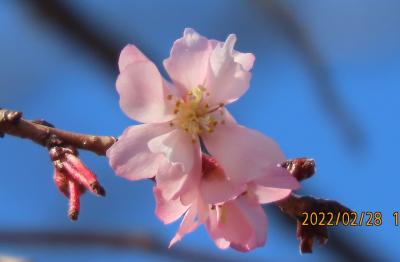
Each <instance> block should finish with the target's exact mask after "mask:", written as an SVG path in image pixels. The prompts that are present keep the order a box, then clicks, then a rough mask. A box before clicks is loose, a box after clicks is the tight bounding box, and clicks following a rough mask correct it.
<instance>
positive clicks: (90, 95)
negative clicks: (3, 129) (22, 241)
mask: <svg viewBox="0 0 400 262" xmlns="http://www.w3.org/2000/svg"><path fill="white" fill-rule="evenodd" d="M284 3H285V4H286V5H287V6H288V8H289V10H290V11H292V12H293V13H294V14H295V17H296V19H297V20H298V21H299V22H300V24H301V26H302V27H303V28H304V29H305V30H306V32H307V33H308V34H309V36H310V39H311V41H312V42H313V44H314V46H315V47H316V48H317V49H318V50H319V52H320V53H321V56H322V57H323V58H324V60H325V61H326V66H327V68H328V72H329V75H330V77H331V79H332V82H333V83H334V89H335V92H336V93H337V94H338V96H339V97H340V100H341V101H342V103H343V104H344V107H345V108H346V110H347V111H348V113H349V115H351V116H352V117H353V119H354V124H355V125H357V126H359V127H360V130H361V135H362V141H363V143H361V144H359V145H358V146H351V143H349V141H348V140H346V136H345V135H344V133H343V131H342V130H341V129H340V125H339V124H338V123H336V122H335V119H334V118H332V117H331V115H330V114H328V113H327V110H326V103H325V102H324V101H322V100H321V99H320V97H319V96H318V95H317V93H316V92H315V90H316V89H317V88H319V87H318V85H317V83H316V82H315V77H314V76H313V74H312V72H311V70H310V68H309V66H308V65H307V63H305V60H304V54H303V53H302V52H301V51H300V50H299V48H298V46H297V45H296V44H295V43H294V42H293V41H292V40H291V38H290V37H288V36H287V35H286V34H285V33H284V32H283V31H282V30H281V27H280V26H279V24H277V23H276V20H274V19H273V18H271V16H266V15H265V12H264V13H263V11H262V10H260V8H257V6H254V4H251V3H250V2H246V1H228V0H225V1H211V0H209V1H201V2H200V1H199V2H195V1H185V2H183V1H169V2H168V3H166V2H165V1H161V0H159V1H132V2H128V1H113V2H110V1H94V0H87V1H69V2H68V5H69V7H70V8H72V9H73V10H75V14H76V16H78V17H80V18H81V19H83V20H84V21H85V22H87V23H88V24H89V25H90V26H91V27H92V28H93V30H95V31H96V32H97V33H99V34H101V35H104V37H105V38H111V40H113V41H114V40H115V42H117V43H118V44H120V48H121V49H122V47H123V46H124V45H125V44H127V43H132V44H135V42H136V41H137V39H140V43H141V44H142V45H145V46H142V48H145V49H146V50H149V52H151V54H149V55H150V56H151V57H152V58H154V59H155V62H156V63H157V65H159V66H160V65H161V62H162V60H163V59H164V58H165V57H167V56H168V54H169V49H170V47H171V45H172V42H173V41H174V40H175V39H176V38H178V37H180V35H181V34H182V32H183V29H184V28H185V27H193V28H195V29H196V30H197V31H199V32H200V33H201V34H203V35H205V36H207V37H209V38H215V39H218V40H224V39H225V38H226V36H227V35H228V34H229V33H236V34H237V36H238V43H237V47H236V48H237V49H238V50H240V51H247V52H253V53H254V54H255V55H256V63H255V66H254V69H253V78H252V82H251V88H250V90H249V91H248V92H247V93H246V95H245V96H244V97H242V98H241V99H240V100H239V101H237V102H236V103H234V104H232V105H231V106H230V107H229V109H230V111H231V112H232V114H233V115H234V116H235V117H236V118H237V120H238V121H239V122H240V123H241V124H243V125H246V126H248V127H251V128H254V129H257V130H259V131H261V132H263V133H264V134H266V135H268V136H271V137H273V138H274V139H275V140H276V141H278V143H279V144H280V146H281V147H282V149H283V151H284V152H285V154H286V155H287V157H288V158H293V157H299V156H308V157H312V158H314V159H315V160H316V162H317V169H318V170H317V174H316V176H315V177H313V178H312V179H310V180H309V181H306V182H304V184H303V188H302V190H301V191H300V192H302V191H304V192H307V193H311V194H313V195H315V196H319V197H324V198H331V199H335V200H338V201H340V202H342V203H343V204H345V205H347V206H349V207H351V208H352V209H354V210H357V211H380V212H382V213H383V225H382V226H381V227H376V228H374V227H358V228H338V229H336V228H332V229H331V230H338V231H346V232H345V233H346V234H345V236H347V237H350V238H351V239H352V240H354V241H355V242H359V243H362V244H363V245H365V247H364V248H365V249H373V250H374V252H377V253H379V254H383V255H384V256H385V257H386V258H390V259H391V260H395V259H396V258H397V259H398V258H400V251H399V249H397V248H396V246H395V245H393V244H392V243H396V242H397V241H399V240H400V228H398V227H395V226H394V221H393V218H392V212H393V211H396V210H397V211H400V208H399V205H398V202H397V192H398V184H399V182H400V179H399V174H398V170H396V168H395V167H396V164H397V163H398V146H399V139H398V138H399V133H400V126H399V123H398V120H396V119H398V116H397V114H398V112H399V110H398V105H399V102H398V99H399V97H400V88H399V83H400V73H399V69H400V34H399V33H398V24H399V22H400V17H399V16H398V13H399V11H400V3H399V2H397V1H384V2H380V1H362V4H361V1H355V0H354V1H333V0H332V1H319V2H316V1H308V0H307V1H300V2H299V1H293V0H290V1H284ZM0 35H1V36H2V37H1V40H0V57H1V58H2V59H1V61H0V90H1V95H0V105H1V107H6V108H12V109H16V110H21V111H23V112H24V115H25V117H26V118H30V119H34V118H44V119H46V120H48V121H50V122H52V123H53V124H55V125H56V126H57V127H59V128H64V129H69V130H73V131H79V132H85V133H93V134H107V135H119V134H121V133H122V131H123V130H124V128H126V127H127V126H128V125H132V124H135V123H134V122H132V121H131V120H129V119H128V118H127V117H125V116H124V115H123V113H122V112H121V110H120V109H119V106H118V96H117V94H116V92H115V88H114V84H115V79H116V74H115V72H111V71H110V68H109V67H107V65H105V64H103V61H102V60H101V59H99V58H98V57H96V56H95V55H93V52H91V50H89V49H88V48H85V47H83V46H82V45H80V44H79V43H78V42H76V41H75V40H73V39H71V37H70V36H69V35H67V34H65V33H64V32H63V31H61V30H60V28H58V27H57V26H55V25H54V24H51V23H46V22H45V20H39V19H37V16H35V15H34V13H33V12H32V10H31V7H30V5H29V4H23V3H22V2H17V1H5V2H4V3H3V4H2V5H1V6H0ZM113 37H118V39H112V38H113ZM139 47H141V46H139ZM115 59H116V60H115V64H116V63H117V58H115ZM82 158H83V159H84V160H85V162H86V163H87V164H88V165H89V166H90V167H91V168H92V169H93V170H94V171H95V172H96V173H97V174H98V176H99V177H100V179H101V181H102V183H103V184H104V185H105V187H106V188H107V190H108V195H107V197H106V198H105V199H99V198H95V197H92V196H89V195H86V196H85V197H84V198H83V203H82V212H81V216H80V219H79V221H78V222H76V223H72V222H70V221H69V220H68V219H67V218H66V208H67V203H66V201H65V199H63V197H62V196H61V195H60V194H59V193H58V192H57V190H56V188H55V187H54V185H53V181H52V168H51V165H50V164H49V159H48V156H47V154H46V151H45V150H44V149H43V148H40V147H38V146H36V145H34V144H32V143H31V142H29V141H22V140H19V139H15V138H11V137H6V138H5V139H2V140H0V159H1V160H0V163H1V165H2V167H3V168H2V171H1V175H0V186H1V190H0V203H1V205H2V209H1V210H0V229H1V230H4V229H18V230H34V229H49V230H66V231H82V230H87V231H98V230H102V231H106V232H127V231H132V232H148V233H151V234H155V235H157V236H159V237H160V238H161V239H162V240H163V241H164V242H165V245H167V243H168V240H169V239H170V238H171V237H172V236H173V234H174V231H175V230H176V227H177V225H176V224H174V225H172V226H164V225H162V223H161V222H159V221H158V220H157V219H156V218H155V216H154V201H153V197H152V193H151V192H152V191H151V186H152V185H151V183H150V182H147V181H144V182H135V183H132V182H127V181H124V180H122V179H121V178H118V177H115V176H114V174H113V172H112V170H111V169H110V168H109V166H108V163H107V161H106V159H105V158H104V157H103V158H101V157H97V156H95V155H93V154H90V153H85V152H83V153H82ZM297 244H298V243H297V240H296V238H295V232H288V231H287V230H286V229H284V228H283V224H282V222H281V221H280V217H279V216H270V230H269V239H268V244H267V246H266V247H265V248H261V249H258V250H256V251H254V252H251V253H248V254H240V253H238V252H235V251H220V250H218V249H217V248H216V247H215V246H214V245H213V243H212V241H211V240H209V238H208V236H207V234H206V232H205V230H204V229H203V228H200V229H198V230H197V231H196V232H194V233H192V234H191V235H189V236H187V237H186V238H185V239H184V241H182V242H181V243H179V244H178V245H179V246H180V247H183V248H184V247H188V248H196V249H198V250H201V251H202V252H205V253H213V254H218V255H223V256H228V257H233V258H235V257H237V258H239V259H249V260H250V259H259V260H261V259H263V260H264V259H265V260H266V259H272V260H290V261H293V260H295V261H303V260H304V261H314V260H315V261H320V260H321V259H323V258H324V259H329V258H330V259H333V254H332V253H331V252H330V251H328V250H327V249H326V248H319V247H316V252H315V254H314V255H311V256H310V255H307V256H300V255H299V254H298V247H297ZM0 253H7V254H14V255H20V256H24V257H28V258H32V259H33V260H34V261H70V260H72V259H75V260H76V261H110V260H111V259H113V260H115V261H132V260H140V261H143V260H146V261H147V260H148V261H153V260H154V261H156V260H157V261H158V260H159V259H160V257H157V256H155V255H153V254H149V253H141V252H137V251H129V252H128V251H120V250H108V249H96V248H89V249H84V248H78V249H72V250H70V249H69V248H68V247H58V248H56V249H53V248H48V247H45V246H43V247H40V248H37V247H36V248H34V247H22V246H13V245H7V244H4V243H3V244H1V245H0ZM162 259H167V258H166V257H162Z"/></svg>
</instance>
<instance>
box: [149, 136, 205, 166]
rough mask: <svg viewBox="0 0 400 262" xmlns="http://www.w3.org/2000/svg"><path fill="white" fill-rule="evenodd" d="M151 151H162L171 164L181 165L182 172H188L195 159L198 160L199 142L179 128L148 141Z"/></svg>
mask: <svg viewBox="0 0 400 262" xmlns="http://www.w3.org/2000/svg"><path fill="white" fill-rule="evenodd" d="M148 146H149V148H150V151H151V152H153V153H162V154H164V155H165V157H166V158H167V159H168V160H169V162H171V163H172V164H180V165H182V171H183V172H184V173H188V172H190V170H191V169H192V167H193V164H194V162H195V161H200V160H201V159H200V153H199V152H200V146H199V142H198V141H196V142H195V143H193V141H192V137H191V136H190V135H189V134H188V133H186V132H185V131H183V130H181V129H174V130H173V131H171V132H169V133H166V134H163V135H161V136H158V137H156V138H154V139H152V140H151V141H149V143H148Z"/></svg>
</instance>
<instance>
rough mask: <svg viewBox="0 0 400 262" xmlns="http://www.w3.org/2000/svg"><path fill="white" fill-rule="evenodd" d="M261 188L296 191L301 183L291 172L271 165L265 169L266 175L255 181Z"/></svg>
mask: <svg viewBox="0 0 400 262" xmlns="http://www.w3.org/2000/svg"><path fill="white" fill-rule="evenodd" d="M254 182H255V183H257V184H259V185H261V186H267V187H275V188H284V189H292V190H296V189H298V188H299V187H300V183H299V182H298V181H297V179H296V178H295V177H294V176H292V175H291V174H290V173H289V171H288V170H287V169H285V168H282V167H280V166H277V165H269V166H267V167H266V168H265V169H264V174H263V175H262V176H260V177H258V178H257V179H255V180H254Z"/></svg>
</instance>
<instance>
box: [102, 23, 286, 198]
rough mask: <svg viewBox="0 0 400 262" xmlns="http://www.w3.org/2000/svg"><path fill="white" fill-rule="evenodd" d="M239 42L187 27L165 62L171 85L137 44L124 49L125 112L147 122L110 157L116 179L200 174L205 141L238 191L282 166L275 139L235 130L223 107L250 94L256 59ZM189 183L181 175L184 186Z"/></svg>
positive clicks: (131, 130)
mask: <svg viewBox="0 0 400 262" xmlns="http://www.w3.org/2000/svg"><path fill="white" fill-rule="evenodd" d="M235 42H236V36H235V35H233V34H231V35H229V36H228V37H227V39H226V41H225V42H219V41H216V40H209V39H207V38H205V37H203V36H201V35H200V34H198V33H197V32H195V31H194V30H193V29H185V31H184V33H183V36H182V38H180V39H178V40H176V41H175V43H174V44H173V47H172V50H171V53H170V56H169V57H168V58H167V59H166V60H164V63H163V64H164V68H165V69H166V71H167V73H168V75H169V77H170V79H171V80H172V82H169V81H167V80H165V79H163V77H162V76H161V74H160V72H159V71H158V69H157V68H156V66H155V65H154V64H153V62H151V61H150V60H149V59H148V58H147V57H146V56H145V55H144V54H143V53H141V52H140V51H139V49H138V48H137V47H136V46H134V45H127V46H126V47H125V48H124V49H123V50H122V52H121V55H120V58H119V70H120V74H119V76H118V79H117V82H116V87H117V91H118V93H119V96H120V107H121V109H122V110H123V111H124V112H125V114H126V115H127V116H128V117H130V118H132V119H133V120H136V121H138V122H141V123H143V124H140V125H134V126H131V127H128V128H127V129H126V130H125V131H124V133H123V134H122V136H121V137H119V139H118V141H117V142H116V143H115V144H114V145H113V146H112V147H111V148H110V149H109V150H108V151H107V157H108V158H109V161H110V164H111V166H112V167H113V169H114V170H115V172H116V174H117V175H119V176H122V177H124V178H127V179H131V180H140V179H146V178H152V177H154V176H155V175H156V174H161V173H166V174H172V173H174V172H175V173H179V172H183V173H185V174H194V175H195V176H199V172H200V169H199V166H201V147H200V144H201V141H202V142H204V144H205V146H206V148H207V150H208V152H209V153H210V154H211V155H212V156H213V157H214V158H215V159H216V160H217V161H218V162H219V163H220V165H221V166H222V167H223V169H224V170H225V172H226V174H227V176H228V178H229V180H230V181H232V182H233V183H235V184H237V185H238V186H240V185H241V184H243V183H247V182H248V181H252V180H253V179H254V178H255V177H260V176H261V175H262V174H263V172H264V169H265V168H267V167H268V166H271V165H272V166H273V165H276V164H277V163H279V162H282V161H283V160H284V156H283V154H282V152H281V150H280V149H279V147H278V145H277V144H276V143H275V142H274V141H273V140H272V139H270V138H268V137H266V136H264V135H263V134H261V133H259V132H257V131H254V130H251V129H248V128H245V127H243V126H241V125H238V124H237V123H236V122H235V120H234V119H233V117H232V116H231V115H230V114H229V112H228V111H227V109H226V108H225V106H226V105H228V104H229V103H232V102H234V101H236V100H237V99H239V98H240V97H241V96H242V95H243V94H244V93H245V92H246V91H247V89H248V87H249V82H250V78H251V73H250V72H249V71H250V70H251V68H252V67H253V63H254V60H255V58H254V55H253V54H251V53H241V52H238V51H236V50H235V49H234V45H235ZM200 139H201V141H200ZM171 163H172V164H173V166H172V167H170V164H171ZM165 169H171V170H170V172H165ZM179 169H180V170H179ZM172 176H173V175H172ZM168 179H169V178H168V177H165V180H168ZM186 179H188V176H185V177H181V181H180V186H182V187H184V185H187V182H185V180H186ZM178 189H179V188H178ZM178 189H177V188H175V189H174V190H172V191H175V192H170V196H171V197H174V196H176V194H177V191H178ZM182 190H184V189H182Z"/></svg>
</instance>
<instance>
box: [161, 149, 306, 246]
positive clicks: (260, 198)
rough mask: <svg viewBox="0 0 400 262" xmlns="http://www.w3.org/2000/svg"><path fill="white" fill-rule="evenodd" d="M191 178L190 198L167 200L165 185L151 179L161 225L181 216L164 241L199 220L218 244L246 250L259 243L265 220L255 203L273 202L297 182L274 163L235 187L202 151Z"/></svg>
mask: <svg viewBox="0 0 400 262" xmlns="http://www.w3.org/2000/svg"><path fill="white" fill-rule="evenodd" d="M175 176H176V174H175ZM160 177H163V176H160ZM193 177H194V176H191V185H192V190H191V195H192V197H190V198H187V197H181V198H176V199H168V198H166V197H165V194H164V192H163V191H165V190H169V189H168V187H170V186H171V185H170V184H165V183H162V182H161V183H159V181H156V182H157V183H156V186H155V187H154V190H153V191H154V195H155V198H156V204H157V205H156V215H157V216H158V217H159V218H160V220H162V221H163V222H164V223H166V224H169V223H172V222H173V221H175V220H177V219H179V218H180V217H181V216H182V215H183V219H182V222H181V225H180V227H179V230H178V232H177V233H176V235H175V237H174V238H173V239H172V240H171V242H170V246H171V245H173V244H175V243H176V242H177V241H179V240H180V239H181V238H182V237H183V236H184V235H185V234H187V233H190V232H192V231H193V230H195V229H196V228H197V226H198V225H200V224H205V226H206V229H207V231H208V233H209V234H210V236H211V238H212V239H213V240H214V242H215V244H216V245H217V246H218V247H219V248H222V249H225V248H228V247H231V248H234V249H236V250H239V251H242V252H246V251H249V250H252V249H254V248H257V247H260V246H263V245H264V244H265V241H266V237H267V225H268V222H267V216H266V215H265V213H264V210H263V208H262V207H261V205H260V204H267V203H272V202H275V201H279V200H281V199H283V198H285V197H286V196H288V195H289V194H290V193H291V191H292V190H294V189H297V188H298V187H299V183H298V182H297V180H296V179H295V178H294V177H293V176H292V175H290V173H289V172H288V171H287V170H286V169H284V168H282V167H279V166H274V167H272V166H271V167H268V168H266V169H265V170H264V174H263V175H262V176H260V177H258V178H255V179H254V180H253V181H250V182H248V183H247V184H245V185H243V187H240V188H238V187H235V186H234V184H232V183H231V181H229V180H228V179H227V174H226V173H225V172H224V170H223V169H222V168H221V166H220V165H219V164H218V163H217V161H216V160H215V159H213V158H211V157H209V156H207V155H203V157H202V175H201V177H200V179H196V178H193ZM175 181H179V179H177V180H175ZM175 183H176V182H175ZM166 185H167V188H166ZM172 185H174V183H172Z"/></svg>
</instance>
